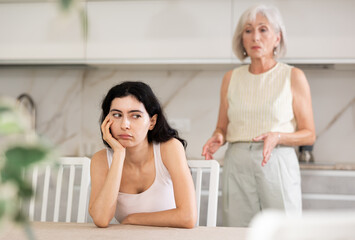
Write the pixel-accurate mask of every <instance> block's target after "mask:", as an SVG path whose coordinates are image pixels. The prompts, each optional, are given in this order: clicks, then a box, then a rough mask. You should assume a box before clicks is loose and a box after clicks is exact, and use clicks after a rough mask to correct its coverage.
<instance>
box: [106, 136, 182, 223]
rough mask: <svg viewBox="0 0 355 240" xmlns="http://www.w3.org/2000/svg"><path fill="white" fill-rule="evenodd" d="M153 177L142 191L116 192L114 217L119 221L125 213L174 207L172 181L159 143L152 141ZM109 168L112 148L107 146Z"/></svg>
mask: <svg viewBox="0 0 355 240" xmlns="http://www.w3.org/2000/svg"><path fill="white" fill-rule="evenodd" d="M153 149H154V162H155V179H154V182H153V184H152V185H151V186H150V187H149V188H148V189H147V190H145V191H144V192H142V193H138V194H130V193H121V192H119V193H118V196H117V207H116V213H115V218H116V219H117V221H119V222H121V221H122V220H123V219H124V218H125V217H126V216H127V215H129V214H132V213H141V212H158V211H164V210H169V209H174V208H176V205H175V198H174V189H173V183H172V181H171V177H170V174H169V171H168V169H166V167H165V165H164V163H163V162H162V159H161V154H160V143H153ZM106 152H107V161H108V166H109V168H110V167H111V163H112V155H113V151H112V149H109V148H107V151H106Z"/></svg>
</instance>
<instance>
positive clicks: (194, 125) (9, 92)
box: [0, 67, 355, 162]
mask: <svg viewBox="0 0 355 240" xmlns="http://www.w3.org/2000/svg"><path fill="white" fill-rule="evenodd" d="M304 71H305V73H306V76H307V77H308V80H309V83H310V86H311V91H312V97H313V109H314V116H315V124H316V132H317V134H320V133H321V132H322V133H321V135H320V136H319V139H318V140H317V141H316V143H315V147H314V155H315V159H316V161H317V162H352V161H355V158H354V154H353V153H354V150H353V147H354V146H355V105H354V104H352V105H351V106H349V107H348V109H346V110H344V112H343V114H341V115H340V116H338V118H337V120H336V121H335V122H334V124H333V125H331V127H330V128H329V129H327V130H324V129H325V128H326V126H327V125H328V124H329V122H331V121H332V119H333V118H334V117H335V116H337V114H338V113H339V112H341V111H342V110H343V108H344V107H345V106H346V105H347V104H348V103H349V102H350V101H351V100H352V99H353V98H354V97H355V79H354V77H353V76H355V69H352V70H351V69H348V70H337V69H321V68H310V67H306V68H304ZM224 72H225V70H220V71H207V70H203V71H198V70H189V71H187V70H186V71H181V70H176V71H167V70H155V71H147V70H144V71H143V70H139V69H138V70H129V71H128V70H119V69H117V68H112V67H111V68H77V67H76V68H75V67H73V68H70V67H65V68H64V67H62V68H58V67H57V68H55V67H52V68H51V67H47V68H39V67H36V68H29V67H27V68H14V67H11V68H5V67H3V68H0V86H1V87H0V95H6V96H11V97H17V96H18V95H19V94H21V93H23V92H27V93H29V94H30V95H31V96H32V97H33V98H34V101H35V103H36V105H37V113H38V116H37V125H38V132H39V133H40V134H42V135H44V136H46V137H48V138H49V139H50V140H51V141H53V142H54V143H55V144H56V145H57V146H58V148H59V149H60V151H61V153H62V155H63V156H78V155H87V156H90V155H92V154H93V153H94V152H95V151H97V150H99V149H101V148H102V147H103V145H102V143H101V139H100V132H99V122H98V121H99V117H100V103H101V100H102V98H103V96H104V95H105V93H106V92H107V91H108V89H109V88H110V87H112V86H113V85H115V84H118V83H119V82H122V81H125V80H140V81H144V82H146V83H148V84H149V85H150V86H151V87H152V88H153V90H154V92H155V93H156V95H157V96H158V98H159V99H160V101H161V104H162V105H163V107H164V110H165V112H166V114H167V116H168V118H169V119H170V120H181V119H182V120H183V121H188V122H189V124H190V130H189V131H183V132H181V135H182V137H184V138H185V139H186V140H187V141H188V148H187V156H188V158H190V159H192V158H194V159H195V158H201V149H202V146H203V144H204V142H205V141H206V140H207V139H208V137H209V136H210V135H211V134H212V132H213V130H214V127H215V124H216V121H217V113H218V106H219V88H220V84H221V79H222V77H223V75H224ZM224 150H225V147H224V148H223V149H222V150H220V151H219V152H218V154H216V158H217V159H222V158H223V154H224Z"/></svg>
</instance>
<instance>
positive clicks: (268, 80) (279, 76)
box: [226, 63, 296, 142]
mask: <svg viewBox="0 0 355 240" xmlns="http://www.w3.org/2000/svg"><path fill="white" fill-rule="evenodd" d="M291 70H292V66H289V65H287V64H284V63H277V64H276V65H275V66H274V67H273V68H272V69H270V70H269V71H267V72H265V73H262V74H252V73H250V72H249V65H244V66H241V67H239V68H236V69H234V70H233V73H232V76H231V80H230V83H229V86H228V95H227V96H228V120H229V123H228V128H227V137H226V139H227V141H228V142H237V141H251V140H252V138H254V137H256V136H259V135H261V134H263V133H266V132H294V131H295V129H296V121H295V117H294V114H293V107H292V91H291Z"/></svg>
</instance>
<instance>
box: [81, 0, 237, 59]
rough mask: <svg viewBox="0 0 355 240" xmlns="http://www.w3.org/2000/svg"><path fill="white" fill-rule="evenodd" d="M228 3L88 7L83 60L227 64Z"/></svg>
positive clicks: (201, 0)
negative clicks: (212, 62) (203, 61)
mask: <svg viewBox="0 0 355 240" xmlns="http://www.w3.org/2000/svg"><path fill="white" fill-rule="evenodd" d="M231 12H232V11H231V0H218V1H206V0H193V1H192V0H174V1H157V0H154V1H153V0H141V1H131V0H126V1H96V2H95V1H89V2H87V14H88V22H89V34H88V42H87V58H88V60H92V59H99V60H100V59H102V60H147V61H150V60H164V59H165V60H169V59H172V60H178V59H182V60H189V59H231V54H232V52H231Z"/></svg>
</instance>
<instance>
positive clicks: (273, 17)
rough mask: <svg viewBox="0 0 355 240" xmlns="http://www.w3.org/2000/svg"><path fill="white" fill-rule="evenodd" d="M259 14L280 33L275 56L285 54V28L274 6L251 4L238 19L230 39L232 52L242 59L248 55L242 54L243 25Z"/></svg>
mask: <svg viewBox="0 0 355 240" xmlns="http://www.w3.org/2000/svg"><path fill="white" fill-rule="evenodd" d="M259 13H260V14H261V15H263V16H264V17H266V19H267V20H268V21H269V23H270V24H271V26H272V27H273V28H274V31H275V32H276V33H280V35H281V39H280V44H279V45H278V46H277V48H276V52H277V54H276V56H275V57H282V56H284V55H285V54H286V41H287V39H286V30H285V25H284V23H283V20H282V17H281V14H280V12H279V10H278V9H277V8H276V7H273V6H265V5H262V4H259V5H256V6H253V7H251V8H249V9H247V10H246V11H245V12H244V13H243V14H242V16H241V17H240V19H239V22H238V25H237V28H236V29H235V32H234V36H233V39H232V49H233V52H234V54H235V55H236V56H237V57H238V58H239V59H240V60H241V61H243V60H244V59H245V58H247V57H248V56H245V55H244V51H245V50H244V46H243V39H242V37H243V30H244V25H245V24H246V23H247V22H249V21H253V20H255V18H256V15H257V14H259Z"/></svg>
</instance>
